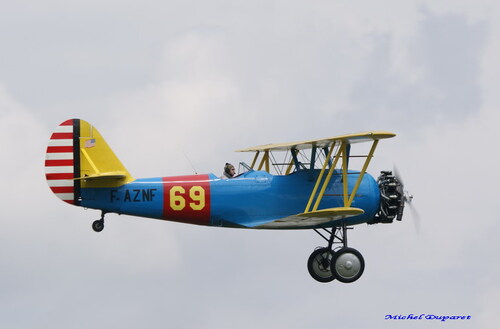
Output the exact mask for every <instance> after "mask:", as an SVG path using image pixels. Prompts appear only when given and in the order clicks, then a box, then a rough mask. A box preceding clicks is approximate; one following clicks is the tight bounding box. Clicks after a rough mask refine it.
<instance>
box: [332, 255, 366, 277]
mask: <svg viewBox="0 0 500 329" xmlns="http://www.w3.org/2000/svg"><path fill="white" fill-rule="evenodd" d="M331 267H332V272H333V275H334V276H335V278H336V279H337V280H339V281H340V282H344V283H351V282H354V281H356V280H357V279H359V278H360V277H361V275H362V274H363V271H364V270H365V260H364V259H363V256H362V255H361V253H360V252H359V251H357V250H356V249H353V248H342V249H340V250H339V251H337V252H336V253H335V254H334V255H333V259H332V266H331Z"/></svg>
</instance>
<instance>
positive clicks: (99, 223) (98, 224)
mask: <svg viewBox="0 0 500 329" xmlns="http://www.w3.org/2000/svg"><path fill="white" fill-rule="evenodd" d="M92 229H93V230H94V231H95V232H101V231H102V230H104V218H102V219H98V220H96V221H94V222H93V223H92Z"/></svg>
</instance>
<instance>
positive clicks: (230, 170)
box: [224, 163, 236, 177]
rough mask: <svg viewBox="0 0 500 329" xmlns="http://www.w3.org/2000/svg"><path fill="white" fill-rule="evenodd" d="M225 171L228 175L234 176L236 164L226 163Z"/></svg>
mask: <svg viewBox="0 0 500 329" xmlns="http://www.w3.org/2000/svg"><path fill="white" fill-rule="evenodd" d="M224 173H225V174H226V176H227V177H234V175H235V174H236V170H235V169H234V166H233V165H232V164H230V163H226V165H225V166H224Z"/></svg>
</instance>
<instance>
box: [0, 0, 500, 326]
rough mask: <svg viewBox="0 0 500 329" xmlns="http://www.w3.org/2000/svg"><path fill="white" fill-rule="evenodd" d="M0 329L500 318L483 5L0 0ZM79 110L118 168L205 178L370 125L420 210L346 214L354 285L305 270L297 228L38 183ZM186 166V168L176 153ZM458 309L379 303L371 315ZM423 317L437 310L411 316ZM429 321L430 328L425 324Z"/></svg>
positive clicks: (490, 30)
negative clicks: (361, 220)
mask: <svg viewBox="0 0 500 329" xmlns="http://www.w3.org/2000/svg"><path fill="white" fill-rule="evenodd" d="M0 4H1V8H2V10H1V11H0V44H1V48H0V49H1V51H0V141H1V142H0V143H1V144H0V145H1V146H2V152H0V159H1V161H0V163H1V165H0V168H1V169H2V172H3V177H2V183H1V186H2V189H0V200H1V201H0V204H1V209H2V215H1V217H0V223H1V227H2V229H1V230H0V324H1V326H2V327H5V328H11V329H15V328H64V329H68V328H96V327H102V328H118V327H119V328H123V329H126V328H137V327H139V326H140V327H147V328H205V329H210V328H218V329H219V328H243V329H245V328H262V327H266V328H287V329H290V328H297V329H299V328H331V327H334V326H335V327H337V326H338V327H343V328H366V327H371V328H393V327H394V328H400V327H404V328H428V327H429V326H435V327H440V326H447V327H449V328H451V327H453V328H486V329H489V328H496V327H497V325H496V322H497V313H498V311H497V305H499V304H500V283H499V282H498V279H497V278H498V276H499V275H500V265H499V262H498V260H499V258H498V256H497V253H496V251H497V250H498V249H499V247H500V242H499V240H498V238H497V235H498V232H499V230H500V224H499V222H498V215H495V214H496V213H498V212H497V211H496V210H497V209H496V207H495V203H496V196H497V194H498V184H499V183H500V177H499V173H498V170H496V167H497V166H498V164H499V163H500V161H499V156H498V152H497V147H496V138H498V133H497V132H496V128H497V126H498V124H499V123H500V112H499V111H498V108H499V107H500V97H499V94H498V90H499V87H500V80H499V78H498V77H499V76H500V63H499V61H498V58H500V41H499V40H500V26H499V24H500V4H499V3H498V2H497V1H490V0H484V1H465V0H461V1H451V0H438V1H436V0H434V1H427V0H421V1H396V0H381V1H377V2H374V1H362V0H358V1H321V0H314V1H276V0H268V1H251V2H249V1H222V0H221V1H162V2H160V1H152V0H141V1H133V0H125V1H124V0H121V1H113V0H99V1H94V0H86V1H80V0H72V1H68V0H66V1H60V0H48V1H43V2H40V1H33V0H24V1H23V0H22V1H16V2H12V1H5V0H0ZM69 118H81V119H84V120H86V121H88V122H90V123H92V124H93V125H95V126H96V127H97V128H98V129H99V131H100V132H101V133H102V134H103V135H104V137H105V138H106V140H107V142H108V144H110V146H111V147H112V148H113V149H114V151H115V153H116V154H117V155H118V157H119V158H120V159H121V161H122V162H123V163H124V165H125V166H126V167H127V169H128V170H129V171H130V173H131V174H132V175H133V176H134V177H157V176H169V175H182V174H192V173H194V172H195V171H196V172H198V173H209V172H213V173H215V174H220V173H221V172H222V168H223V165H224V163H226V162H232V163H238V162H239V161H246V162H250V161H251V159H250V158H249V157H250V155H247V154H241V153H235V152H234V150H237V149H241V148H245V147H250V146H255V145H261V144H267V143H274V142H288V141H296V140H307V139H315V138H324V137H330V136H335V135H341V134H345V133H353V132H359V131H366V130H384V131H393V132H395V133H396V134H397V136H396V137H395V138H393V139H390V140H384V141H383V142H381V143H380V144H379V147H378V149H377V153H376V156H375V158H374V159H373V160H372V163H371V165H370V168H369V170H368V171H369V172H370V173H371V174H372V175H373V176H377V175H378V173H379V172H380V171H381V170H390V169H392V168H393V167H394V166H397V168H398V170H399V172H400V173H401V175H402V177H403V178H404V182H405V188H406V189H408V190H409V192H410V193H412V194H413V195H414V201H413V207H414V208H415V209H416V210H417V211H418V214H419V217H420V221H419V223H420V229H419V230H418V231H417V230H416V226H415V223H414V222H415V216H413V217H412V215H411V212H410V211H406V212H405V216H404V218H403V221H402V222H395V223H393V224H391V225H382V224H379V225H372V226H367V225H359V226H356V227H355V229H354V230H352V231H349V245H350V246H351V247H354V248H356V249H358V250H359V251H360V252H361V253H362V254H363V256H364V259H365V262H366V268H365V272H364V274H363V276H362V277H361V278H360V279H359V280H358V281H356V282H355V283H352V284H341V283H339V282H332V283H329V284H322V283H318V282H316V281H314V280H313V279H312V278H311V277H310V276H309V274H308V272H307V268H306V262H307V258H308V257H309V254H310V253H311V252H312V251H313V250H314V248H315V247H317V246H321V245H322V244H323V241H322V239H321V238H320V237H319V236H317V235H316V234H315V233H314V232H311V231H307V230H305V231H292V232H288V231H255V230H238V229H220V228H219V229H218V228H210V227H199V226H191V225H185V224H178V223H172V222H164V221H157V220H149V219H140V218H134V217H130V216H125V215H122V216H118V215H114V214H109V215H108V216H107V217H106V228H105V230H104V231H103V232H101V233H99V234H96V233H95V232H93V231H92V229H91V223H92V221H93V220H95V219H98V218H99V216H100V213H99V212H98V211H95V210H84V209H82V208H77V207H72V206H70V205H67V204H65V203H63V202H61V201H60V200H59V199H58V198H57V197H55V196H54V195H53V194H52V193H51V191H50V190H49V188H48V187H47V184H46V181H45V177H44V158H45V149H46V145H47V142H48V139H49V137H50V135H51V132H52V131H53V130H54V129H55V127H57V125H59V124H60V123H61V122H63V121H65V120H67V119H69ZM193 167H194V168H193ZM408 314H417V315H419V314H434V315H448V316H453V315H465V316H469V315H470V316H471V319H470V320H454V321H452V320H448V321H447V322H445V323H442V322H440V321H436V320H433V321H431V320H425V321H421V320H387V319H386V318H387V315H408ZM429 322H430V323H433V324H429ZM437 323H439V324H437Z"/></svg>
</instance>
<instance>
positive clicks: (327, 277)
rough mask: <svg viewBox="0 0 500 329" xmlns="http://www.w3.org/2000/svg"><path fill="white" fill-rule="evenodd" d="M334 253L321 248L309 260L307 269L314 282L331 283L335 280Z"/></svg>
mask: <svg viewBox="0 0 500 329" xmlns="http://www.w3.org/2000/svg"><path fill="white" fill-rule="evenodd" d="M333 258H334V253H333V251H332V250H330V249H328V248H319V249H316V250H314V251H313V253H312V254H311V256H309V259H308V260H307V269H308V271H309V274H310V275H311V276H312V277H313V279H314V280H316V281H319V282H323V283H326V282H331V281H333V280H335V276H334V275H333V273H332V270H331V266H330V264H332V259H333Z"/></svg>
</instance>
